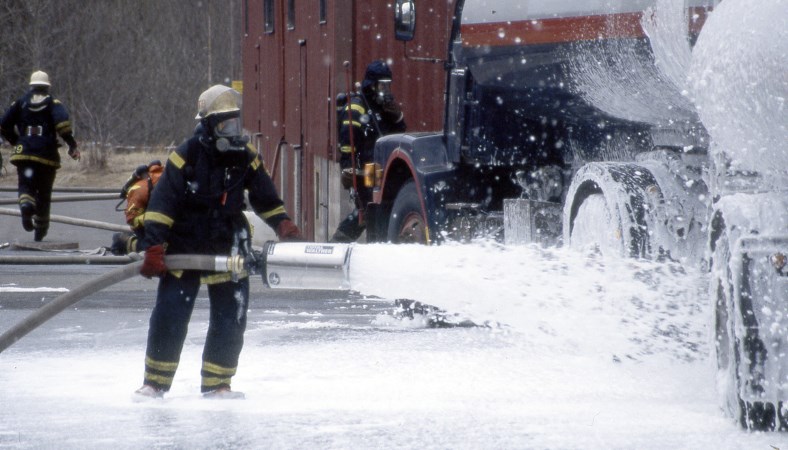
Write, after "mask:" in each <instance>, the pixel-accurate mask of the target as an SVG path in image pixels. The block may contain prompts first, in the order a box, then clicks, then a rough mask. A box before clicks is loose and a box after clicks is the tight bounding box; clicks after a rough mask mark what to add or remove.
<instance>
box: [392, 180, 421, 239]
mask: <svg viewBox="0 0 788 450" xmlns="http://www.w3.org/2000/svg"><path fill="white" fill-rule="evenodd" d="M387 238H388V241H389V242H392V243H395V244H405V243H419V244H426V243H427V220H426V218H425V217H424V212H423V211H422V209H421V201H420V199H419V193H418V190H417V189H416V183H415V182H414V181H413V180H411V181H408V182H407V183H405V185H404V186H402V189H400V191H399V192H398V193H397V198H396V199H394V204H393V205H392V207H391V215H390V216H389V227H388V232H387Z"/></svg>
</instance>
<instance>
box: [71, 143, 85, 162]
mask: <svg viewBox="0 0 788 450" xmlns="http://www.w3.org/2000/svg"><path fill="white" fill-rule="evenodd" d="M68 156H70V157H71V159H73V160H74V161H79V159H80V158H81V157H82V155H81V154H80V153H79V150H77V146H76V145H75V146H73V147H69V148H68Z"/></svg>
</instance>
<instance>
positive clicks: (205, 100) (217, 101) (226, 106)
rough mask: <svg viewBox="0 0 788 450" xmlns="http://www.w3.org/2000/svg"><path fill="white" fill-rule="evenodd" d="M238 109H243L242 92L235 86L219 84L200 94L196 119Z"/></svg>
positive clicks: (238, 110)
mask: <svg viewBox="0 0 788 450" xmlns="http://www.w3.org/2000/svg"><path fill="white" fill-rule="evenodd" d="M236 111H237V112H240V111H241V94H240V93H239V92H238V91H236V90H235V89H233V88H230V87H227V86H224V85H221V84H217V85H214V86H211V87H210V88H209V89H207V90H206V91H203V93H202V94H200V98H199V99H198V100H197V116H195V119H204V118H206V117H209V116H211V115H214V114H222V113H229V112H236Z"/></svg>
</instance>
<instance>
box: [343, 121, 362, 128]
mask: <svg viewBox="0 0 788 450" xmlns="http://www.w3.org/2000/svg"><path fill="white" fill-rule="evenodd" d="M349 124H350V122H349V121H347V120H343V121H342V125H349ZM353 126H354V127H358V128H361V122H356V121H355V120H354V121H353Z"/></svg>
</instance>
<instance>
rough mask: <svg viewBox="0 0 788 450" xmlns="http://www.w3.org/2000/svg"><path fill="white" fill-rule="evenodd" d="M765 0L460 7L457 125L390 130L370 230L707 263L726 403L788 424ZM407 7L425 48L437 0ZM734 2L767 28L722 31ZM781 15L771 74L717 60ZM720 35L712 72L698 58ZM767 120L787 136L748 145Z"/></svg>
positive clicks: (374, 182)
mask: <svg viewBox="0 0 788 450" xmlns="http://www.w3.org/2000/svg"><path fill="white" fill-rule="evenodd" d="M752 3H753V1H752V0H725V1H723V2H720V1H715V0H688V1H686V2H682V1H678V2H677V1H672V0H671V1H667V0H666V1H661V0H659V1H657V0H638V1H623V0H620V1H619V0H605V1H602V0H598V1H597V0H594V1H584V2H576V1H568V0H554V1H549V2H548V1H519V2H512V1H509V0H465V1H463V0H459V1H457V2H456V6H455V8H456V9H455V14H454V18H453V26H452V28H451V31H450V36H449V48H448V51H447V54H446V57H445V61H443V62H444V65H445V68H446V95H445V114H444V128H443V130H442V131H440V132H435V133H424V132H420V133H405V134H396V135H389V136H385V137H383V138H381V139H379V140H378V141H377V143H376V146H375V149H374V160H373V162H372V163H370V164H368V165H367V166H366V167H365V168H364V173H365V179H364V182H365V184H366V186H368V187H372V188H373V199H372V201H371V202H370V203H369V204H367V205H366V210H365V217H366V220H367V239H368V240H369V241H372V242H375V241H380V242H384V241H389V242H395V243H397V242H421V243H436V242H441V241H445V240H449V239H459V240H467V239H473V238H474V237H479V236H493V237H495V238H498V239H502V240H504V241H505V242H507V243H519V242H538V243H542V244H550V245H552V244H563V245H568V246H572V247H577V248H586V246H588V245H593V246H595V247H596V248H599V249H600V250H601V251H602V252H603V253H613V254H618V255H624V256H630V257H636V258H652V259H658V260H671V261H679V262H681V263H683V264H688V265H702V266H704V267H705V268H706V269H707V270H708V274H709V278H710V280H711V281H710V288H709V295H710V301H711V302H712V304H713V308H712V309H713V310H714V331H715V333H714V334H715V337H716V339H715V345H714V347H715V350H716V358H717V363H718V368H719V373H718V375H719V376H718V377H717V378H718V382H719V388H720V392H722V393H723V395H722V397H724V405H723V406H724V409H725V410H726V411H727V412H728V413H729V414H730V415H731V416H732V417H735V418H736V419H737V420H738V421H740V423H741V424H742V426H745V427H747V428H752V429H776V428H786V427H788V356H786V346H788V342H786V339H788V268H786V256H785V255H788V199H787V197H788V195H786V192H787V191H786V186H788V183H786V181H788V176H786V172H787V170H786V168H787V167H788V163H787V162H786V159H787V158H788V156H786V154H788V150H787V149H786V145H787V144H786V143H787V142H788V139H786V123H785V122H786V120H785V109H784V99H785V98H786V95H787V93H786V81H785V73H784V69H785V67H786V66H787V65H786V61H785V58H786V56H785V55H786V51H785V50H786V49H785V45H786V44H785V42H788V40H786V39H785V36H784V35H785V29H786V27H785V26H784V24H785V14H786V13H785V9H784V8H780V7H779V1H777V0H775V1H770V2H756V3H757V5H755V4H752ZM771 3H773V4H774V5H775V6H768V5H770V4H771ZM728 4H730V5H728ZM394 6H395V21H396V24H395V30H396V38H397V39H398V40H402V41H404V42H405V45H407V42H408V41H409V40H411V39H413V37H414V30H415V29H416V28H415V23H416V20H429V19H427V18H426V17H421V16H419V17H417V11H419V9H418V8H419V5H418V0H397V1H396V4H395V5H394ZM726 10H728V11H732V12H725V11H726ZM718 13H719V14H720V15H723V14H726V15H727V16H728V17H734V18H737V17H738V18H743V17H750V18H751V19H752V20H751V22H750V23H749V24H747V25H743V23H744V22H741V23H738V22H736V21H735V20H732V21H730V22H729V23H727V24H726V22H725V21H724V20H721V22H722V25H715V26H714V27H712V28H714V29H715V31H716V34H715V35H711V36H709V37H708V38H707V37H706V36H705V35H706V34H708V33H707V30H706V29H707V28H708V27H704V24H706V23H707V22H714V21H715V20H716V19H717V18H716V17H715V15H716V14H718ZM769 14H771V15H772V16H773V17H776V19H771V20H773V21H775V20H776V22H773V25H774V26H773V27H771V29H769V30H767V31H766V33H767V34H771V35H772V36H771V38H772V41H764V42H763V44H764V45H763V47H764V48H765V49H766V53H767V54H766V56H765V57H764V55H763V54H762V53H764V52H762V51H760V50H759V52H757V53H758V54H759V56H758V58H760V59H767V60H768V64H771V66H769V68H768V70H766V69H761V68H759V66H758V65H757V64H760V61H756V60H755V59H754V58H750V59H749V60H747V61H744V62H742V63H741V64H745V65H744V66H738V64H739V62H736V61H728V64H722V65H720V66H719V67H715V66H714V64H715V62H714V61H715V59H714V57H715V56H717V55H719V54H720V53H721V52H725V51H726V50H727V49H730V48H732V47H735V46H737V45H738V44H739V43H741V42H743V41H746V40H748V39H749V40H751V39H752V36H753V35H759V33H754V32H753V31H752V29H750V28H748V27H750V26H752V27H756V30H757V29H758V26H759V25H758V20H760V19H758V17H760V18H761V19H764V18H765V20H767V21H768V20H770V19H769ZM742 20H743V19H742ZM780 21H782V22H780ZM780 23H782V25H780ZM738 27H742V29H741V30H740V32H737V29H738ZM760 34H763V33H760ZM777 35H781V36H783V37H782V39H781V38H780V37H779V36H777ZM747 36H749V37H747ZM704 42H705V43H706V44H704V45H706V57H707V63H706V65H705V66H704V65H702V63H700V62H698V61H696V60H697V59H699V58H694V57H693V53H694V52H697V50H698V47H699V44H703V43H704ZM766 44H768V45H766ZM693 47H694V48H693ZM414 51H416V52H417V49H416V50H414ZM769 51H771V52H772V53H771V54H768V52H769ZM746 53H747V51H746V50H743V51H742V54H746ZM750 53H752V52H751V51H750ZM425 59H427V58H425ZM756 59H757V58H756ZM699 64H700V65H699ZM770 70H771V72H770ZM750 71H753V72H757V76H758V77H762V78H763V79H760V78H759V79H758V80H755V81H757V82H756V83H753V82H751V81H752V80H748V79H747V78H748V76H750V75H749V74H750ZM731 73H733V75H730V74H731ZM769 73H771V76H772V78H771V79H770V78H769V75H768V74H769ZM690 74H694V77H695V78H694V82H692V83H691V82H690V81H688V80H691V78H690ZM729 75H730V76H729ZM726 77H727V78H729V80H727V81H726ZM737 77H738V78H737ZM693 83H694V84H693ZM759 83H760V84H759ZM690 84H692V86H689V85H690ZM715 84H716V85H719V86H718V88H719V89H717V90H716V91H713V92H712V89H711V88H712V85H715ZM726 85H732V86H734V87H733V88H731V89H733V91H731V92H727V93H722V94H719V95H717V94H715V92H717V93H719V92H724V90H723V89H722V86H726ZM692 87H694V88H695V89H694V90H693V89H691V88H692ZM766 88H768V89H766ZM715 89H716V88H715ZM736 89H740V91H736ZM753 89H755V90H757V89H761V90H764V89H766V93H765V94H763V92H760V93H759V92H753ZM704 92H706V93H708V92H711V94H709V95H705V94H704ZM761 94H763V95H765V96H766V97H767V98H765V99H764V100H763V101H760V100H759V99H758V98H757V97H758V95H761ZM747 96H749V97H750V98H742V97H747ZM780 99H782V100H780ZM704 102H705V103H704ZM726 102H727V103H726ZM723 104H724V105H725V107H724V108H723V109H724V110H727V111H729V112H731V113H733V112H734V111H735V113H734V114H736V115H737V116H739V117H735V118H734V122H735V123H734V122H729V123H726V119H725V116H724V114H723V113H722V112H721V111H720V105H723ZM700 105H702V106H703V107H702V108H701V107H700ZM414 106H417V105H409V107H411V108H412V107H414ZM715 111H716V112H715ZM747 115H748V116H749V119H746V120H745V119H744V118H743V117H741V116H747ZM764 121H765V122H768V123H772V124H773V126H774V127H775V128H776V130H769V131H768V132H765V133H763V134H765V135H767V136H766V137H765V138H764V137H757V136H745V137H744V138H742V137H741V135H742V134H745V135H746V134H748V133H749V132H751V131H754V128H753V127H759V126H760V125H761V124H762V123H763V122H764ZM710 123H713V126H709V124H710ZM714 133H717V134H718V135H721V136H725V135H731V136H733V138H730V139H716V138H715V134H714ZM737 133H738V135H737ZM770 133H771V134H770ZM755 141H757V142H755ZM742 142H743V144H742ZM743 147H744V148H750V150H749V153H748V152H747V151H745V152H744V156H743V157H742V156H735V155H736V152H738V151H739V150H741V149H742V148H743ZM754 159H757V164H752V162H753V160H754ZM578 301H581V299H578Z"/></svg>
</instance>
